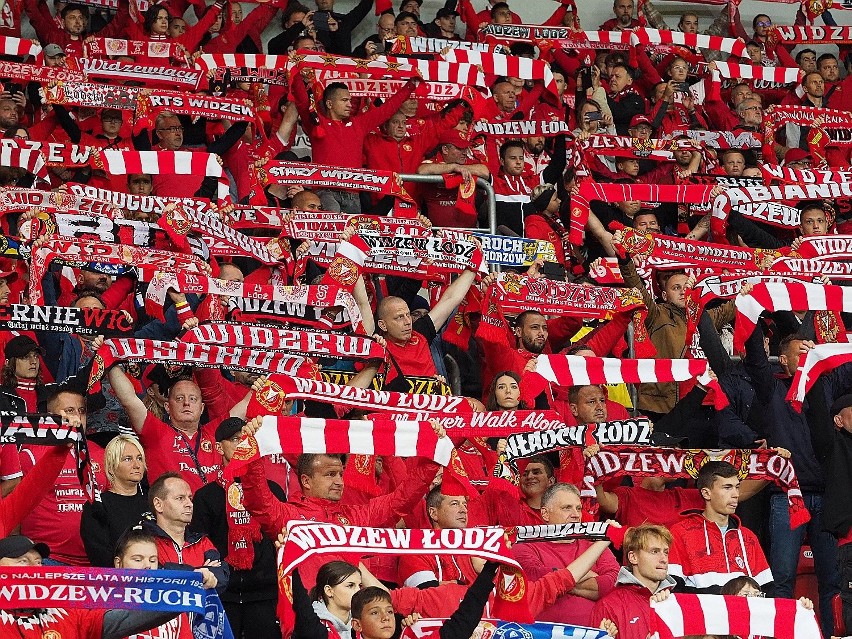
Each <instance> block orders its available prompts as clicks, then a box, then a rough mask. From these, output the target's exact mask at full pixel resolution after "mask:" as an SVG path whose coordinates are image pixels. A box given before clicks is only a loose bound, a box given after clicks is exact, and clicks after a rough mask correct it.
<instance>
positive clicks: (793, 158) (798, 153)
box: [784, 148, 813, 165]
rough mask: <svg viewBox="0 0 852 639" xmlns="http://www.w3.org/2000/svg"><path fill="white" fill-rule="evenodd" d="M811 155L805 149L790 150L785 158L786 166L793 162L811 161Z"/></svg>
mask: <svg viewBox="0 0 852 639" xmlns="http://www.w3.org/2000/svg"><path fill="white" fill-rule="evenodd" d="M811 159H813V158H812V157H811V154H810V153H808V152H807V151H805V150H804V149H795V148H794V149H790V150H789V151H787V154H786V155H785V156H784V164H785V165H787V164H790V163H792V162H801V161H802V160H811Z"/></svg>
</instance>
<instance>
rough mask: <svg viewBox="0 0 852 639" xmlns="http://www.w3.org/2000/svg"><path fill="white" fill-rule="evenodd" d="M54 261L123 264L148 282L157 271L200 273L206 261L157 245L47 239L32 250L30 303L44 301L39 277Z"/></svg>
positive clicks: (75, 264)
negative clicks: (152, 246)
mask: <svg viewBox="0 0 852 639" xmlns="http://www.w3.org/2000/svg"><path fill="white" fill-rule="evenodd" d="M53 261H60V262H61V263H62V264H63V265H65V266H73V267H76V268H82V267H85V266H86V265H87V264H91V263H102V264H104V263H105V264H123V265H125V266H128V267H132V268H135V269H136V272H137V275H138V277H139V279H140V280H141V281H143V282H150V281H151V280H152V279H154V276H155V275H156V274H157V273H158V272H160V271H174V272H184V273H203V272H204V270H205V266H206V264H205V262H203V261H202V260H200V259H199V258H197V257H195V256H194V255H185V254H182V253H172V252H171V251H160V250H157V249H149V248H141V247H138V246H124V245H121V244H108V243H106V242H96V241H92V240H82V239H76V240H63V239H54V240H48V241H46V242H45V243H43V244H42V245H40V246H39V247H38V248H37V249H36V250H35V251H33V253H32V259H31V262H30V283H29V296H30V302H31V303H33V304H43V303H44V292H43V291H42V288H41V280H42V277H44V274H45V272H46V271H47V268H48V266H49V265H50V264H51V262H53Z"/></svg>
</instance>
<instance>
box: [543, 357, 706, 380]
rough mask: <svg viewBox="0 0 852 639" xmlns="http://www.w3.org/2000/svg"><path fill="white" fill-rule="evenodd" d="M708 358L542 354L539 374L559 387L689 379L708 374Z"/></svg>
mask: <svg viewBox="0 0 852 639" xmlns="http://www.w3.org/2000/svg"><path fill="white" fill-rule="evenodd" d="M707 369H708V364H707V361H706V360H699V359H650V360H649V359H617V358H608V357H580V356H577V355H539V356H538V357H537V358H536V363H535V373H536V374H537V375H539V376H540V377H541V378H543V379H544V380H546V381H548V382H550V383H552V384H556V385H557V386H566V387H568V386H588V385H591V384H649V383H650V384H653V383H664V382H685V381H687V380H690V379H693V378H694V377H699V376H701V375H704V374H705V373H707Z"/></svg>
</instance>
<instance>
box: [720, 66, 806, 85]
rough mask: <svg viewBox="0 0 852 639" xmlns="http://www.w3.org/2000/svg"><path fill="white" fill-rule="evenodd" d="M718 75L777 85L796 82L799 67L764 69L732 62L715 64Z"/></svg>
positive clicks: (799, 70)
mask: <svg viewBox="0 0 852 639" xmlns="http://www.w3.org/2000/svg"><path fill="white" fill-rule="evenodd" d="M716 68H717V69H718V70H719V75H720V76H722V77H723V78H736V79H743V80H765V81H767V82H775V83H777V84H792V83H794V82H798V80H799V73H800V72H801V69H799V67H764V66H759V65H755V64H736V63H734V62H716Z"/></svg>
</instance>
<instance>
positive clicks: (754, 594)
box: [740, 590, 766, 597]
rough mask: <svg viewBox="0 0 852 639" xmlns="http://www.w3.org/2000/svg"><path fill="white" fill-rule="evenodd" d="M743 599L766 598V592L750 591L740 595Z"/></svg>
mask: <svg viewBox="0 0 852 639" xmlns="http://www.w3.org/2000/svg"><path fill="white" fill-rule="evenodd" d="M740 594H741V595H742V596H743V597H765V596H766V593H765V592H760V591H759V590H749V591H748V592H743V593H740Z"/></svg>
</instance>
